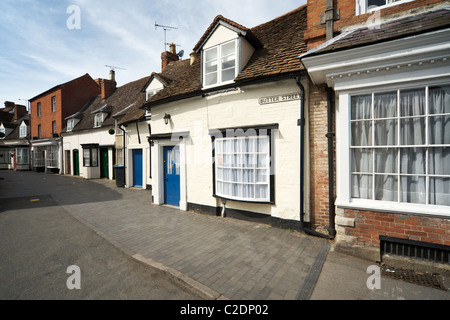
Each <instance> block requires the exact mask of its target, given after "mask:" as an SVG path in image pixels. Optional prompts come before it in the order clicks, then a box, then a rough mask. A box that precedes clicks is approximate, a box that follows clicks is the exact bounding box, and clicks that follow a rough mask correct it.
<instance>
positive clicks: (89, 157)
mask: <svg viewBox="0 0 450 320" xmlns="http://www.w3.org/2000/svg"><path fill="white" fill-rule="evenodd" d="M148 79H149V77H146V78H142V79H139V80H136V81H133V82H130V83H128V84H125V85H123V86H121V87H119V88H117V89H116V88H115V80H114V79H113V78H112V79H110V80H104V79H99V80H97V82H98V83H99V84H100V86H101V87H102V88H103V87H104V86H108V85H109V86H110V88H109V89H108V88H107V90H103V89H102V94H101V95H99V96H97V97H94V98H93V99H92V100H91V101H89V102H88V104H87V105H86V106H85V107H84V108H83V109H82V110H81V111H80V112H77V113H76V114H73V115H71V116H70V117H68V118H67V119H66V120H67V128H66V130H65V131H64V132H63V138H64V139H63V141H64V142H63V146H64V163H65V166H64V173H65V174H69V175H75V176H81V177H84V178H86V179H99V178H105V179H110V180H112V179H115V170H114V166H115V165H116V164H123V161H124V160H123V132H122V130H120V128H118V126H117V123H118V121H120V119H121V118H122V117H123V116H124V115H126V112H127V110H129V109H130V108H131V107H132V106H134V105H137V104H138V105H142V103H143V102H144V94H143V93H142V88H143V87H144V85H145V83H146V82H148ZM111 82H113V85H114V86H113V89H111ZM108 92H109V93H108Z"/></svg>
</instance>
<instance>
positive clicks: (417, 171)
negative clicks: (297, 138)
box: [301, 0, 450, 269]
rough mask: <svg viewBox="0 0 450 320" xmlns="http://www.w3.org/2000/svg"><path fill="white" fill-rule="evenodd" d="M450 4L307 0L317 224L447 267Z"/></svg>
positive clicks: (340, 236) (354, 244)
mask: <svg viewBox="0 0 450 320" xmlns="http://www.w3.org/2000/svg"><path fill="white" fill-rule="evenodd" d="M449 7H450V3H449V1H437V0H428V1H413V0H401V1H388V0H386V1H375V0H337V1H327V0H308V29H307V31H306V32H305V41H306V44H307V46H308V50H309V51H308V52H307V53H306V54H304V55H302V56H301V60H302V63H303V65H304V66H305V68H306V69H307V71H308V74H309V76H310V79H311V80H310V86H309V110H308V116H309V135H310V141H309V147H310V159H309V160H310V163H311V179H310V181H311V182H310V185H309V188H310V194H311V196H310V198H311V199H310V200H311V202H310V203H311V204H310V206H311V208H310V209H311V212H312V213H313V215H312V216H313V223H312V225H313V226H314V227H315V228H318V229H328V231H329V232H330V233H331V234H332V236H336V241H337V244H338V246H339V247H341V248H346V249H348V250H350V251H351V252H353V253H356V254H359V255H364V256H366V257H370V258H371V259H376V260H379V259H380V255H381V256H382V257H381V258H383V254H390V255H391V256H392V255H396V256H402V258H406V259H409V258H411V257H415V258H420V259H421V260H428V261H432V262H435V265H440V266H441V265H444V266H446V267H447V269H448V265H449V246H450V202H449V199H450V165H449V163H450V152H449V151H450V121H449V120H450V77H449V75H450V63H449V62H450V60H449V58H450V42H449V39H450V11H449V10H448V8H449ZM392 248H394V249H392ZM419 249H420V250H419ZM418 252H424V253H420V254H419V253H418Z"/></svg>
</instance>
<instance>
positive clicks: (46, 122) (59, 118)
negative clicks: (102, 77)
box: [30, 74, 100, 138]
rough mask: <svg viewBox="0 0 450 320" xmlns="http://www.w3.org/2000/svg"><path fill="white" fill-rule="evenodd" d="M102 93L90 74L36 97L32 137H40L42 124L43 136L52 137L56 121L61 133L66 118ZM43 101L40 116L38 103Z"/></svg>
mask: <svg viewBox="0 0 450 320" xmlns="http://www.w3.org/2000/svg"><path fill="white" fill-rule="evenodd" d="M99 94H100V89H99V86H98V85H97V83H96V82H95V81H94V80H93V79H92V78H91V77H90V76H89V75H88V74H86V75H84V76H82V77H80V78H77V79H75V80H73V81H71V82H68V83H66V84H63V85H61V86H58V87H57V88H55V89H54V90H53V91H49V92H46V93H45V94H44V95H42V96H40V97H37V98H34V99H33V100H32V101H31V106H30V107H31V111H30V112H31V137H38V125H41V133H42V138H51V137H52V129H53V128H52V122H53V121H56V132H57V133H58V134H61V131H62V129H63V128H64V127H65V126H66V125H67V121H66V120H64V119H65V118H67V117H68V116H70V115H72V114H74V113H76V112H78V111H79V110H80V109H81V108H83V107H84V105H85V104H86V103H87V102H88V101H89V99H91V98H92V97H94V96H97V95H99ZM54 96H55V97H56V111H55V112H53V111H52V97H54ZM39 102H40V103H41V116H40V117H38V115H37V109H38V107H37V106H38V103H39Z"/></svg>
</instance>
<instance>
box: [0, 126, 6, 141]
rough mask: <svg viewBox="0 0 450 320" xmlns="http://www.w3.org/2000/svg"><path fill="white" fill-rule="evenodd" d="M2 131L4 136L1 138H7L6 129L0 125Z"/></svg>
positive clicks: (0, 131)
mask: <svg viewBox="0 0 450 320" xmlns="http://www.w3.org/2000/svg"><path fill="white" fill-rule="evenodd" d="M0 133H3V136H2V137H0V139H5V138H6V129H5V128H4V127H3V126H2V127H0Z"/></svg>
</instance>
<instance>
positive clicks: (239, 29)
mask: <svg viewBox="0 0 450 320" xmlns="http://www.w3.org/2000/svg"><path fill="white" fill-rule="evenodd" d="M220 29H225V30H228V31H229V32H233V33H235V34H236V37H237V36H243V37H245V38H246V39H247V40H248V41H249V42H250V43H251V44H252V45H253V46H254V47H260V46H261V43H260V42H259V40H258V39H257V38H256V37H255V36H254V35H253V33H252V31H251V29H249V28H246V27H244V26H242V25H240V24H238V23H236V22H234V21H232V20H230V19H227V18H225V17H223V16H222V15H218V16H216V18H215V19H214V21H213V22H212V23H211V25H210V26H209V27H208V29H207V30H206V32H205V33H204V34H203V36H202V37H201V38H200V40H199V41H198V42H197V44H196V45H195V47H194V49H193V50H194V51H195V52H200V50H202V48H203V47H204V46H205V44H207V43H208V41H210V40H211V38H212V37H213V36H214V34H215V33H216V32H217V30H220Z"/></svg>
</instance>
